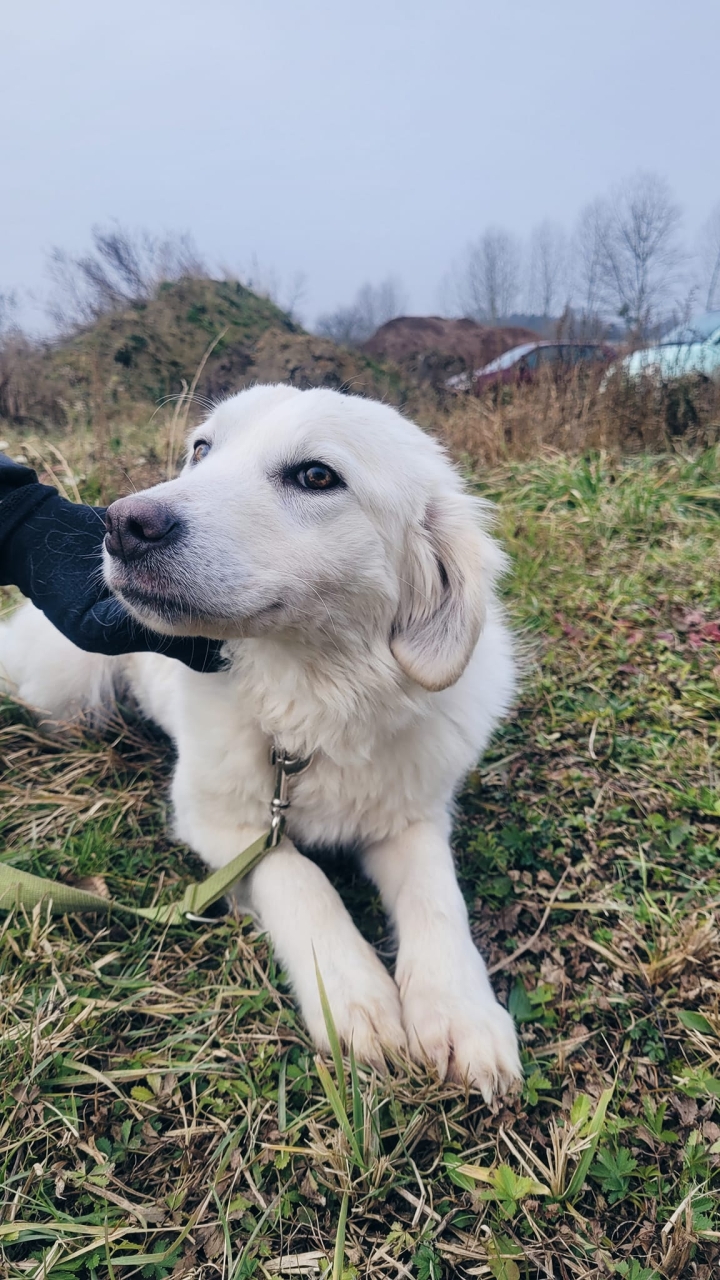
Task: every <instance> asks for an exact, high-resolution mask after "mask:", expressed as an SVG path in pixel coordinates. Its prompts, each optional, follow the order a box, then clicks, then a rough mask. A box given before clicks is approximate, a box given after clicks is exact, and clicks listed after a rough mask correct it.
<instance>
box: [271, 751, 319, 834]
mask: <svg viewBox="0 0 720 1280" xmlns="http://www.w3.org/2000/svg"><path fill="white" fill-rule="evenodd" d="M313 754H314V753H313V752H312V751H311V752H310V755H309V756H305V758H304V759H301V758H300V757H298V756H289V755H288V754H287V752H286V751H283V749H282V747H278V746H277V745H276V744H274V745H273V746H272V747H271V748H270V763H271V765H273V766H274V769H275V793H274V795H273V798H272V800H271V801H270V831H269V833H268V840H267V847H268V849H276V848H277V846H278V845H279V843H280V841H281V840H282V837H283V832H284V830H285V810H286V809H289V808H290V796H289V794H288V793H289V783H290V779H291V778H297V777H298V775H299V774H301V773H304V772H305V770H306V769H307V768H309V767H310V765H311V764H312V758H313Z"/></svg>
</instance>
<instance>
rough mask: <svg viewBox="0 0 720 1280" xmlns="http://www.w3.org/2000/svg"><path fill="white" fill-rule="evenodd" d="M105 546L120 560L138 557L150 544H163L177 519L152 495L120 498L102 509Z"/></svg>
mask: <svg viewBox="0 0 720 1280" xmlns="http://www.w3.org/2000/svg"><path fill="white" fill-rule="evenodd" d="M105 526H106V528H107V533H106V534H105V546H106V547H107V549H108V551H109V552H110V555H111V556H117V557H118V558H119V559H120V560H139V559H140V557H141V556H144V555H147V552H148V551H150V550H151V549H153V548H156V547H161V546H166V545H167V544H168V543H169V542H170V541H172V540H173V537H174V536H175V535H176V533H177V530H178V527H179V521H178V519H177V517H176V515H175V514H174V512H173V511H172V509H171V508H170V507H168V506H166V505H165V503H164V502H156V501H154V500H153V499H152V498H120V499H119V500H118V501H117V502H113V503H112V505H111V506H109V507H108V509H107V511H106V512H105Z"/></svg>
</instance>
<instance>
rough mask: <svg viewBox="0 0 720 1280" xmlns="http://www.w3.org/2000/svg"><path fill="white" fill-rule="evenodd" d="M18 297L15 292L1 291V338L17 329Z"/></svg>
mask: <svg viewBox="0 0 720 1280" xmlns="http://www.w3.org/2000/svg"><path fill="white" fill-rule="evenodd" d="M16 313H17V297H16V295H15V294H14V293H2V292H0V338H3V337H5V336H6V335H7V334H8V333H14V332H16V330H17V321H16V318H15V317H16Z"/></svg>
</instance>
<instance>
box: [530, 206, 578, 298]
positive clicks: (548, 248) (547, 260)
mask: <svg viewBox="0 0 720 1280" xmlns="http://www.w3.org/2000/svg"><path fill="white" fill-rule="evenodd" d="M567 266H568V245H567V236H566V234H565V231H564V229H563V228H562V227H561V226H559V225H558V224H557V223H556V222H541V223H540V224H539V226H537V227H535V228H534V230H533V232H532V234H531V236H530V279H529V282H528V303H529V309H530V311H531V312H533V313H535V314H539V315H541V316H545V317H547V316H551V315H553V314H554V312H555V310H556V308H557V307H558V306H560V305H562V304H564V303H565V302H566V301H567V298H566V296H565V294H566V292H567V283H568V282H567Z"/></svg>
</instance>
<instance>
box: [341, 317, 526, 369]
mask: <svg viewBox="0 0 720 1280" xmlns="http://www.w3.org/2000/svg"><path fill="white" fill-rule="evenodd" d="M535 340H537V334H536V333H533V331H532V330H531V329H522V328H519V327H517V328H516V327H513V326H506V327H505V328H493V327H491V326H489V325H482V324H477V322H476V321H475V320H448V319H445V318H444V317H442V316H398V318H397V319H396V320H389V321H388V322H387V324H384V325H382V326H381V328H380V329H378V331H377V333H375V334H373V336H372V338H370V339H369V340H368V341H367V342H366V343H364V344H363V346H362V348H361V349H362V350H363V351H364V352H366V353H367V354H368V355H371V356H374V357H375V358H377V359H380V360H392V361H393V362H394V363H395V364H397V365H399V366H400V367H401V368H402V369H403V371H404V372H405V373H406V374H407V375H408V376H410V377H411V378H413V379H414V380H418V381H420V382H428V381H429V382H431V383H433V385H440V384H441V383H444V381H445V379H446V378H447V377H450V376H451V375H452V374H454V373H463V372H465V370H468V369H478V368H481V367H482V366H483V365H485V364H488V362H489V361H490V360H494V359H495V358H496V357H497V356H500V355H502V353H503V351H509V350H510V348H511V347H516V346H519V344H520V343H521V342H533V341H535Z"/></svg>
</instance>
